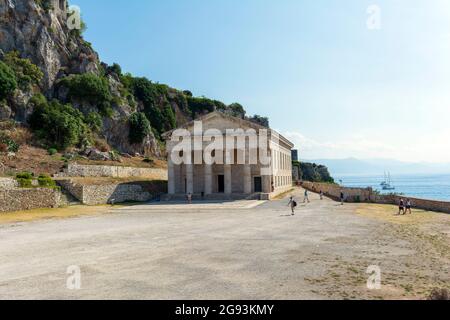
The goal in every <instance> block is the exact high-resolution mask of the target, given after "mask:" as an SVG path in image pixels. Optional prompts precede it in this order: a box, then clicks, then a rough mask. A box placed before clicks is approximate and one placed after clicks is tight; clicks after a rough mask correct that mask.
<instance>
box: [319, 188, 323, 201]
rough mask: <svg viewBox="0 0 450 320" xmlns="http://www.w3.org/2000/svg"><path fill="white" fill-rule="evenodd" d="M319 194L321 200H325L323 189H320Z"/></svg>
mask: <svg viewBox="0 0 450 320" xmlns="http://www.w3.org/2000/svg"><path fill="white" fill-rule="evenodd" d="M319 195H320V200H323V191H322V190H320V193H319Z"/></svg>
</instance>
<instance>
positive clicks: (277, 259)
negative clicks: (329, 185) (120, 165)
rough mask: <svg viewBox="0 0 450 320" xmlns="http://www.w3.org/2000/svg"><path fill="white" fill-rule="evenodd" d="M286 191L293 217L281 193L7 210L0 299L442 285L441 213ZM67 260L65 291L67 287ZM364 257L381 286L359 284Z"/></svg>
mask: <svg viewBox="0 0 450 320" xmlns="http://www.w3.org/2000/svg"><path fill="white" fill-rule="evenodd" d="M292 194H293V195H294V197H295V200H296V201H297V202H299V208H298V210H297V212H296V215H295V216H291V215H290V212H289V211H290V210H289V207H288V206H287V199H286V198H284V199H280V200H275V201H271V202H255V203H252V205H251V206H250V205H247V204H245V202H242V203H237V202H228V203H227V202H225V203H201V202H194V203H193V204H192V205H187V204H184V203H175V204H173V203H169V204H164V203H155V204H141V205H133V206H121V207H114V208H111V207H85V208H83V207H77V209H75V208H67V209H64V210H63V211H48V212H45V213H44V218H43V217H42V215H39V214H37V213H35V214H34V217H35V218H37V219H38V220H34V218H33V214H32V215H31V217H30V219H29V220H31V221H25V220H17V219H19V217H21V216H22V214H23V216H25V215H27V213H26V212H24V213H20V214H16V215H14V214H12V215H11V216H10V218H9V220H8V219H6V220H3V221H2V220H0V256H1V257H2V259H1V260H0V298H2V299H12V298H20V299H36V298H40V299H426V298H427V296H428V295H429V293H430V292H431V290H432V289H434V288H446V289H449V290H450V272H449V271H450V270H449V268H450V250H449V249H450V215H446V214H440V213H433V212H424V211H414V212H413V215H412V216H395V215H394V214H395V213H396V208H395V207H393V206H381V205H371V204H345V205H344V206H341V205H340V204H338V203H336V202H333V201H331V200H328V199H325V200H323V201H321V200H319V198H318V196H317V195H315V194H311V195H310V197H311V200H312V201H311V203H309V204H303V203H302V201H303V198H302V190H295V191H294V192H292ZM287 196H289V195H286V197H287ZM65 210H66V211H65ZM72 210H73V211H72ZM51 212H58V214H55V217H54V218H52V217H51ZM62 217H71V218H67V219H61V218H62ZM20 221H22V222H20ZM73 265H76V266H79V267H80V269H81V272H82V274H81V275H82V286H81V288H80V290H75V291H74V290H69V289H68V288H67V286H66V281H67V277H68V276H67V272H66V271H67V267H68V266H73ZM369 266H377V267H378V268H379V270H380V272H381V283H380V284H381V288H380V289H376V290H372V289H369V288H368V286H367V281H368V279H369V274H367V270H368V267H369Z"/></svg>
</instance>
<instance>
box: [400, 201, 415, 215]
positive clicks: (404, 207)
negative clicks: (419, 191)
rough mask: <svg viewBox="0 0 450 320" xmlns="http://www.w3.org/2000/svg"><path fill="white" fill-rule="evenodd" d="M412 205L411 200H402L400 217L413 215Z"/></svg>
mask: <svg viewBox="0 0 450 320" xmlns="http://www.w3.org/2000/svg"><path fill="white" fill-rule="evenodd" d="M411 208H412V204H411V200H410V199H406V201H405V200H404V199H403V198H402V199H400V203H399V206H398V215H405V214H408V213H409V214H412V211H411Z"/></svg>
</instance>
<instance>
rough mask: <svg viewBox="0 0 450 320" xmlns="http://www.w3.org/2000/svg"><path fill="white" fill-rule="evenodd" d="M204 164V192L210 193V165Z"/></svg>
mask: <svg viewBox="0 0 450 320" xmlns="http://www.w3.org/2000/svg"><path fill="white" fill-rule="evenodd" d="M204 166H205V194H212V165H210V164H204Z"/></svg>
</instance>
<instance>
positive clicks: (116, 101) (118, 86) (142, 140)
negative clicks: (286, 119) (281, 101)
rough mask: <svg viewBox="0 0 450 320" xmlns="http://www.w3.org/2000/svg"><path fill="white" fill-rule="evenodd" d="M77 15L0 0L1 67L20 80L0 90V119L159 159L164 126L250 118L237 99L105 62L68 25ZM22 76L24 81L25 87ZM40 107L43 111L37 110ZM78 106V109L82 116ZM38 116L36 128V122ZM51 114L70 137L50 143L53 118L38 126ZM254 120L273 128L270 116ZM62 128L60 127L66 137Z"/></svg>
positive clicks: (54, 1) (57, 3)
mask: <svg viewBox="0 0 450 320" xmlns="http://www.w3.org/2000/svg"><path fill="white" fill-rule="evenodd" d="M72 13H73V12H71V11H68V3H67V1H66V0H0V63H3V62H2V61H4V62H5V64H6V66H5V65H4V66H3V69H5V70H6V69H7V68H10V69H12V71H15V72H16V78H17V79H16V80H17V83H18V85H17V88H16V89H15V90H14V92H12V93H11V92H10V93H8V94H6V93H5V94H4V95H6V98H3V99H2V96H1V95H0V121H1V120H7V119H14V120H15V121H17V122H20V123H23V124H25V125H27V124H28V123H30V125H31V128H32V129H33V130H34V131H35V134H36V135H37V136H38V138H39V139H38V141H42V143H43V147H46V148H48V147H52V146H57V145H58V146H61V148H63V147H64V148H66V147H67V146H70V145H73V146H76V147H77V148H81V149H86V148H88V147H91V146H90V145H89V144H92V143H93V141H94V140H104V141H106V142H107V144H109V145H110V146H111V147H112V148H113V149H116V150H118V151H119V152H122V153H128V154H135V153H139V154H142V155H147V156H161V155H162V152H161V149H160V146H161V145H162V144H161V141H159V139H160V136H161V133H162V132H164V131H166V130H170V129H173V128H174V127H175V126H179V125H182V124H184V123H185V122H187V121H190V120H192V119H193V118H195V117H197V116H200V115H202V114H205V113H207V112H211V111H214V110H216V109H220V110H223V111H224V112H228V113H231V114H233V115H235V116H239V117H245V111H244V109H243V107H242V106H241V105H239V104H236V103H235V104H232V105H229V106H227V105H225V104H223V103H221V102H220V101H216V100H211V99H207V98H204V97H200V98H196V97H193V95H192V93H191V92H189V91H180V90H177V89H173V88H170V87H168V86H166V85H160V84H157V83H153V82H151V81H150V80H148V79H146V78H135V77H133V76H132V75H130V74H122V71H121V68H120V66H119V65H116V64H115V65H113V66H108V65H106V64H104V63H101V61H100V60H99V57H98V54H97V53H96V52H95V51H94V49H92V47H91V44H90V43H88V42H86V41H85V40H84V39H83V37H82V35H81V33H82V32H81V31H80V30H70V29H69V27H68V22H69V18H70V16H71V14H72ZM28 61H30V62H31V63H32V65H28V63H29V62H28ZM8 64H9V66H8ZM33 65H35V66H37V67H38V68H39V69H40V70H41V72H42V75H39V74H38V73H39V72H37V71H34V74H31V75H30V74H26V72H28V73H30V72H31V71H33ZM0 67H1V65H0ZM8 70H9V69H8ZM30 70H31V71H30ZM1 71H2V70H1V69H0V73H1ZM8 72H9V71H4V74H6V75H8V74H9V73H8ZM23 73H25V75H24V74H23ZM83 75H90V76H88V77H83ZM0 76H2V74H0ZM3 78H4V77H3ZM22 78H23V79H22ZM33 79H34V80H35V81H34V82H33V81H31V80H33ZM25 80H26V81H25ZM0 81H3V80H2V79H1V77H0ZM21 81H22V82H24V81H25V82H26V85H23V84H22V85H20V82H21ZM40 94H41V95H40ZM44 96H45V97H44ZM43 100H47V101H48V103H46V102H45V101H43ZM50 101H57V103H56V104H55V103H53V102H52V103H53V104H51V103H50ZM63 105H64V106H63ZM39 106H41V107H42V109H43V110H44V111H42V112H41V114H39V115H37V116H35V115H33V114H35V113H36V110H37V108H38V107H39ZM43 106H47V107H46V108H47V109H45V108H44V107H43ZM67 106H69V107H67ZM72 108H73V109H75V110H78V111H80V115H78V113H76V112H75V111H71V110H72ZM45 110H47V111H45ZM78 111H77V112H78ZM45 112H47V113H48V114H45ZM55 112H56V113H55ZM136 113H140V114H144V115H145V116H144V118H145V117H147V118H148V125H147V121H146V120H145V121H142V116H139V117H136V119H140V121H141V122H140V123H138V124H137V125H135V127H133V126H132V123H131V120H130V116H132V115H134V114H136ZM32 116H33V117H34V125H33V123H31V122H30V118H31V117H32ZM49 116H52V117H54V118H56V119H63V120H61V121H62V122H63V124H62V128H61V130H62V132H67V133H65V134H66V135H70V136H71V137H70V139H68V140H67V141H63V142H64V143H60V142H61V141H57V140H56V141H52V137H51V135H52V134H53V133H52V134H49V132H48V131H49V130H50V129H52V125H51V123H50V124H48V123H47V128H45V127H43V128H40V127H39V126H40V124H41V123H42V121H43V119H44V120H45V119H48V117H49ZM97 118H98V119H99V120H98V121H97V120H96V119H97ZM89 119H90V120H89ZM92 119H94V120H92ZM249 119H250V120H253V121H258V122H261V123H262V124H264V125H268V123H267V119H266V118H262V117H259V116H255V117H253V118H249ZM67 122H69V124H67ZM74 122H76V123H78V122H80V124H79V125H78V127H73V126H72V127H71V124H72V123H74ZM64 123H65V124H64ZM147 126H148V127H149V128H147ZM94 127H98V128H97V129H94ZM61 130H59V128H58V130H56V131H57V132H58V134H60V133H59V132H60V131H61ZM136 130H140V132H138V133H136ZM131 131H133V132H131ZM130 135H133V139H130ZM136 137H137V138H136ZM0 138H1V137H0ZM61 139H62V138H61V137H60V140H61ZM3 142H4V141H0V145H1V144H2V143H3ZM58 143H59V144H58Z"/></svg>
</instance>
